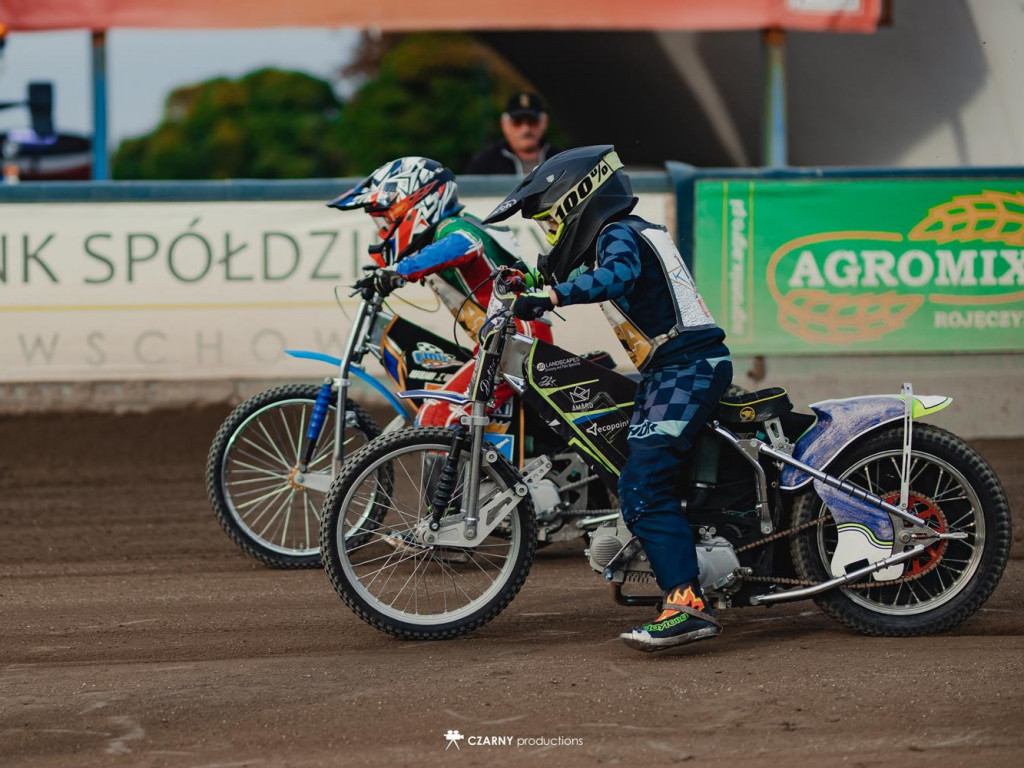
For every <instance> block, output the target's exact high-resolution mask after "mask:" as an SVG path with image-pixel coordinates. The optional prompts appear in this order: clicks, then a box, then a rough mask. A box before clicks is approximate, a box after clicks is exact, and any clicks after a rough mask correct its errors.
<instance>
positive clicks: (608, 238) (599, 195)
mask: <svg viewBox="0 0 1024 768" xmlns="http://www.w3.org/2000/svg"><path fill="white" fill-rule="evenodd" d="M635 205H636V198H635V197H634V196H633V190H632V185H631V184H630V182H629V177H628V176H626V173H625V172H624V171H623V170H622V163H621V162H620V161H619V158H618V156H617V155H616V154H615V151H614V148H613V147H611V146H595V147H581V148H579V149H573V150H569V151H566V152H563V153H561V154H559V155H556V156H555V157H553V158H551V159H550V160H548V161H547V162H545V163H544V164H543V165H541V166H539V167H538V168H537V169H535V170H534V171H533V173H531V174H530V175H529V176H527V177H526V178H525V179H524V180H523V181H522V183H520V185H519V186H518V187H517V188H516V189H515V190H514V191H513V192H512V193H511V194H510V195H509V196H508V197H507V198H506V199H505V201H504V202H502V203H501V204H500V205H499V206H498V207H497V208H496V209H495V211H494V212H493V213H492V214H491V215H490V216H488V217H487V219H485V220H484V221H485V223H490V222H492V221H498V220H502V219H505V218H508V217H509V216H511V215H512V214H513V213H515V212H516V211H521V212H522V215H523V217H524V218H530V219H534V220H535V221H537V222H538V223H540V225H541V227H542V228H543V229H544V230H545V233H546V235H547V238H548V241H549V242H550V243H551V244H552V249H551V251H550V252H549V253H548V254H547V255H546V256H541V257H540V260H539V263H538V267H539V270H540V272H541V274H542V275H543V277H544V279H545V280H546V281H547V283H548V285H549V286H550V287H549V288H548V289H547V291H546V292H542V293H540V294H532V295H523V296H520V297H519V298H518V299H517V300H516V304H515V306H514V308H513V311H514V312H515V314H516V316H517V317H519V318H523V319H534V318H536V317H539V316H540V315H541V314H543V313H544V312H549V311H551V310H552V309H553V308H554V307H556V306H558V307H565V306H570V305H572V304H593V303H598V302H601V307H602V309H603V310H604V312H605V314H606V315H607V316H608V319H609V321H610V322H611V323H612V325H613V327H614V328H615V333H616V335H617V336H618V338H619V340H620V341H621V342H622V344H623V346H624V347H625V348H626V350H627V351H628V352H629V355H630V358H631V359H632V360H633V362H634V364H635V365H636V366H637V368H638V369H639V370H640V373H641V376H642V382H641V384H640V387H639V389H638V391H637V397H636V405H635V406H634V412H633V417H632V420H631V421H630V427H629V459H628V460H627V462H626V465H625V467H623V470H622V474H621V475H620V477H619V504H620V506H621V508H622V515H623V518H624V520H625V522H626V525H627V526H628V527H629V529H630V531H632V533H633V534H634V535H635V536H637V537H638V538H639V539H640V541H641V542H642V544H643V547H644V551H645V552H646V554H647V556H648V558H649V559H650V563H651V567H652V569H653V571H654V574H655V577H656V578H657V581H658V585H659V586H660V587H661V589H662V590H663V591H664V593H665V600H664V602H663V603H662V612H661V613H660V614H659V616H658V617H657V618H655V620H654V621H652V622H650V623H648V624H645V625H643V626H640V627H634V628H632V629H631V630H630V631H628V632H625V633H623V634H622V635H621V638H622V639H623V641H624V642H625V643H626V645H628V646H630V647H631V648H637V649H639V650H644V651H654V650H660V649H663V648H670V647H673V646H676V645H682V644H684V643H690V642H693V641H695V640H701V639H704V638H707V637H714V636H715V635H718V634H719V633H720V632H721V625H720V624H719V623H718V621H717V619H715V617H714V612H713V610H712V609H711V606H710V605H708V604H707V603H706V601H705V600H704V597H703V594H702V592H701V588H700V582H699V580H698V569H697V553H696V545H695V542H694V538H693V533H692V531H691V529H690V524H689V521H688V520H687V519H686V515H685V513H684V512H683V509H682V506H681V504H680V500H679V497H678V495H677V492H676V488H677V486H678V484H679V481H680V479H681V476H682V475H683V472H684V470H685V467H686V462H687V458H688V453H689V451H690V449H691V448H692V447H693V443H694V438H695V436H696V434H697V432H698V430H699V429H700V427H701V426H702V425H703V424H704V423H705V422H706V421H707V420H708V418H709V417H710V415H711V413H712V411H713V410H714V408H715V406H716V404H717V403H718V401H719V399H720V398H721V397H722V396H723V395H724V393H725V390H726V388H727V387H728V386H729V383H730V382H731V380H732V361H731V359H730V357H729V350H728V348H727V347H726V346H725V333H724V331H722V329H721V328H719V327H718V326H717V325H716V323H715V321H714V319H713V318H712V317H711V314H710V313H709V312H708V310H707V307H706V306H705V305H704V302H703V300H702V299H701V297H700V294H699V293H698V292H697V289H696V285H695V284H694V282H693V278H692V277H691V276H690V272H689V270H688V269H687V267H686V265H685V263H684V262H683V260H682V257H681V256H680V254H679V251H678V250H677V249H676V247H675V244H674V243H673V241H672V238H671V236H670V235H669V234H668V232H667V230H666V229H665V228H664V227H659V226H657V225H654V224H651V223H650V222H647V221H645V220H644V219H642V218H640V217H639V216H632V215H630V212H631V211H632V209H633V207H634V206H635Z"/></svg>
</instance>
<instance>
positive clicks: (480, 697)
mask: <svg viewBox="0 0 1024 768" xmlns="http://www.w3.org/2000/svg"><path fill="white" fill-rule="evenodd" d="M226 413H227V411H226V409H222V408H209V409H203V410H193V411H175V412H163V413H154V414H149V415H134V416H100V415H87V416H85V415H83V416H71V417H69V416H59V417H58V416H33V417H21V418H13V419H6V420H2V421H0V766H3V768H11V767H13V766H26V767H27V766H32V768H47V767H50V766H93V765H95V766H174V767H175V768H177V767H178V766H181V767H183V768H186V767H189V766H196V767H198V766H206V767H207V768H213V767H214V766H222V767H224V768H227V767H228V766H260V767H262V766H299V765H301V766H303V767H304V768H312V767H313V766H335V765H359V766H363V765H366V766H378V765H424V764H427V765H435V766H443V765H449V764H450V765H464V766H484V765H487V766H519V765H523V766H528V765H557V766H591V765H599V764H613V763H623V764H627V765H631V766H637V765H642V766H658V765H670V764H673V763H683V762H685V763H687V764H688V765H694V766H700V765H722V766H726V765H727V766H754V765H765V766H768V765H786V764H788V765H792V766H812V765H813V766H822V765H839V764H842V765H849V766H873V765H878V766H882V765H886V766H894V765H895V766H925V765H927V766H935V765H969V766H972V768H975V767H980V766H1014V768H1019V766H1021V765H1022V764H1024V728H1022V727H1021V726H1022V725H1024V641H1022V635H1024V617H1022V613H1021V602H1022V600H1021V598H1022V595H1024V561H1022V560H1020V559H1016V560H1013V561H1011V563H1010V565H1009V567H1008V569H1007V572H1006V574H1005V576H1004V578H1003V582H1002V583H1001V585H1000V586H999V588H998V589H997V590H996V592H995V594H994V596H993V597H992V599H991V600H989V602H988V603H987V604H986V605H985V606H984V608H983V609H982V610H981V611H980V612H979V613H978V614H976V615H975V616H974V617H973V618H972V619H971V620H969V621H968V622H967V623H965V624H964V625H962V626H961V627H959V628H958V629H956V630H955V631H953V632H950V633H947V634H945V635H940V636H933V637H927V638H916V639H910V640H895V639H876V638H867V637H862V636H859V635H855V634H853V633H851V632H849V631H847V630H845V629H844V628H842V627H841V626H839V625H838V624H836V623H835V622H833V621H832V620H831V619H829V618H828V617H827V616H825V615H824V614H822V613H820V612H819V611H818V610H817V609H816V608H815V607H814V605H813V604H812V603H798V604H795V605H790V606H782V607H776V608H773V609H771V610H770V611H767V610H764V609H754V608H747V609H743V610H735V611H729V612H726V613H725V614H724V624H725V633H724V634H723V636H722V637H721V638H719V639H718V640H715V641H713V642H708V643H704V644H700V645H697V646H693V647H691V648H690V649H681V650H679V651H676V652H668V653H665V654H661V655H658V654H654V655H642V654H638V653H635V652H633V651H630V650H628V649H626V648H625V647H623V646H622V645H621V644H620V643H619V641H618V640H617V638H616V635H617V634H618V632H619V631H621V630H622V629H623V628H626V627H628V626H630V624H631V623H635V622H637V621H638V620H642V619H644V618H646V617H647V616H648V613H647V612H646V610H643V609H627V608H622V607H619V606H616V605H614V604H613V603H612V602H611V600H610V598H609V596H608V594H607V592H606V587H604V586H603V582H602V581H601V580H600V578H599V577H598V576H597V575H596V574H594V573H593V572H592V571H590V569H589V568H588V567H587V565H586V563H585V562H584V561H583V558H582V555H581V549H582V547H580V546H574V545H560V546H557V547H552V548H549V549H547V550H544V551H542V552H539V553H538V556H537V561H536V563H535V565H534V568H533V571H532V573H531V575H530V578H529V580H528V581H527V584H526V586H525V588H524V589H523V591H522V592H521V593H520V595H519V596H518V597H517V598H516V600H515V601H514V602H513V603H512V605H511V606H510V607H509V608H508V609H507V610H506V611H505V612H504V613H503V614H502V615H501V616H500V617H499V618H498V619H497V620H496V621H494V622H493V623H491V624H490V625H489V626H487V627H485V628H484V629H482V630H480V631H478V632H477V633H476V634H475V635H472V636H470V637H467V638H463V639H460V640H456V641H451V642H446V643H429V644H424V643H407V642H401V641H398V640H392V639H390V638H388V637H385V636H384V635H381V634H378V633H377V632H375V631H374V630H372V629H370V628H369V627H368V626H366V625H365V624H363V623H362V622H360V621H359V620H358V619H357V618H356V617H355V616H354V615H353V614H351V613H350V612H349V611H348V610H347V609H346V608H345V606H344V605H343V604H342V603H341V601H340V600H339V599H338V598H337V597H336V596H335V594H334V592H333V590H332V588H331V586H330V583H329V582H328V580H327V578H326V576H325V575H324V574H323V573H322V572H321V571H317V570H314V571H299V572H281V571H274V570H271V569H268V568H266V567H263V566H260V565H258V564H255V563H254V562H253V561H251V560H249V559H248V558H246V557H245V556H244V555H242V554H241V553H240V552H239V551H238V550H236V549H235V547H234V545H232V544H231V542H230V541H229V540H228V538H227V536H226V535H224V533H223V532H222V531H221V529H220V527H219V526H218V525H217V523H216V522H215V520H214V517H213V515H212V513H211V512H210V511H209V508H208V506H207V501H206V496H205V491H204V487H203V465H204V462H205V455H206V449H207V447H208V445H209V441H210V439H211V438H212V436H213V434H214V432H215V430H216V428H217V426H218V425H219V423H220V421H221V420H222V419H223V418H224V417H225V416H226ZM976 445H977V446H978V447H979V449H980V450H981V451H982V453H983V454H985V455H986V457H987V458H988V459H989V460H990V461H991V462H992V463H993V465H994V466H995V468H996V470H997V472H998V473H999V474H1000V476H1001V478H1002V480H1003V482H1004V484H1005V485H1006V486H1007V490H1008V492H1009V493H1010V498H1011V503H1012V505H1013V508H1014V514H1015V523H1016V530H1017V532H1018V533H1017V536H1016V539H1015V549H1014V551H1015V554H1016V555H1017V557H1018V558H1019V557H1020V556H1021V554H1022V552H1021V549H1022V547H1021V533H1020V532H1021V530H1022V529H1024V524H1022V520H1021V513H1022V512H1024V469H1022V468H1021V466H1020V464H1019V458H1020V457H1021V456H1024V441H979V442H978V443H976ZM449 729H457V730H459V731H460V732H461V733H462V734H463V735H465V736H467V737H468V736H477V737H480V736H492V737H493V736H512V737H513V738H514V739H519V738H525V739H545V738H546V739H549V740H550V739H557V738H558V737H562V738H564V739H582V746H579V745H575V746H538V745H530V744H524V745H522V746H516V742H515V741H514V742H513V746H490V747H487V746H470V745H469V744H468V742H467V740H463V741H462V742H461V743H457V744H456V745H455V746H453V747H450V748H448V749H446V746H447V745H448V744H449V742H448V741H447V740H446V739H445V733H446V731H448V730H449Z"/></svg>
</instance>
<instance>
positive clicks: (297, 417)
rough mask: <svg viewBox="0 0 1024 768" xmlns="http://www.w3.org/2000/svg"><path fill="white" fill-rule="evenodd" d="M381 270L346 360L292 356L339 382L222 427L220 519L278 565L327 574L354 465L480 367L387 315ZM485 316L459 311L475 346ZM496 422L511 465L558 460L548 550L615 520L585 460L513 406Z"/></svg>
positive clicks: (240, 410) (546, 523) (541, 516)
mask: <svg viewBox="0 0 1024 768" xmlns="http://www.w3.org/2000/svg"><path fill="white" fill-rule="evenodd" d="M372 269H373V268H368V274H367V275H366V276H365V277H364V278H363V279H361V280H360V281H358V282H357V283H356V284H355V286H354V291H353V293H352V295H353V296H356V295H358V296H359V297H360V302H359V305H358V307H357V309H356V311H355V316H354V317H353V319H352V325H351V328H350V330H349V333H348V337H347V340H346V343H345V346H344V349H343V351H342V356H341V357H340V358H339V357H335V356H333V355H328V354H325V353H323V352H316V351H310V350H286V352H287V354H288V355H290V356H292V357H294V358H298V359H305V360H316V361H318V362H321V363H324V364H325V365H328V366H331V367H332V368H333V369H334V373H333V375H331V376H327V377H325V378H324V380H323V381H322V383H319V384H314V383H305V384H286V385H282V386H279V387H274V388H272V389H269V390H266V391H263V392H260V393H258V394H257V395H254V396H253V397H251V398H249V399H247V400H246V401H244V402H243V403H241V404H240V405H239V406H238V407H236V408H235V409H234V411H233V412H232V413H231V414H230V415H229V416H228V418H227V419H226V420H225V421H224V423H223V424H222V425H221V427H220V429H219V430H218V432H217V434H216V436H215V437H214V440H213V442H212V444H211V446H210V450H209V454H208V458H207V464H206V488H207V495H208V497H209V499H210V505H211V508H212V509H213V511H214V514H215V515H216V517H217V519H218V521H219V522H220V524H221V526H222V527H223V528H224V530H225V532H226V533H227V534H228V536H229V537H230V538H231V540H232V541H233V542H234V543H235V544H236V545H237V546H238V547H239V549H241V550H242V551H243V552H245V553H246V554H247V555H249V556H251V557H253V558H255V559H257V560H259V561H261V562H263V563H265V564H267V565H270V566H272V567H277V568H315V567H319V566H320V564H321V562H320V546H319V539H318V534H319V525H320V509H321V507H322V506H323V502H324V499H325V497H326V493H327V490H328V488H329V487H330V484H331V481H332V479H333V478H334V477H335V476H336V475H337V473H338V471H339V470H340V468H341V466H342V465H343V463H344V461H345V459H346V457H347V456H349V455H350V454H351V453H352V452H353V451H354V450H355V449H356V448H358V447H360V446H362V445H365V444H367V443H368V442H369V441H370V440H372V439H373V438H375V437H377V436H379V435H380V434H382V433H383V432H389V431H391V430H394V429H397V428H400V427H402V426H404V425H406V424H407V423H409V422H411V421H412V420H413V419H414V418H415V415H416V413H417V411H418V409H419V408H420V407H421V406H422V405H423V404H424V403H425V402H426V401H428V400H432V401H437V400H445V399H446V398H447V393H445V392H443V391H441V388H442V387H443V386H444V385H445V382H446V381H447V379H448V377H449V376H450V375H451V374H452V373H453V372H454V371H457V370H458V369H459V368H461V367H462V366H463V365H464V364H465V363H466V362H467V361H469V360H471V359H472V355H473V353H472V350H470V349H468V348H467V347H465V346H463V345H461V344H459V343H457V341H453V340H451V339H446V338H444V337H442V336H439V335H438V334H435V333H433V332H431V331H430V330H428V329H426V328H424V327H422V326H420V325H418V324H416V323H414V322H412V321H410V320H408V319H406V318H403V317H401V316H399V315H398V314H397V313H396V312H394V311H393V310H392V309H390V307H389V306H388V304H387V302H386V291H382V290H381V289H380V285H378V282H377V280H376V279H375V275H374V273H373V272H372ZM471 309H472V310H475V312H476V313H478V314H479V315H480V317H475V316H474V315H473V313H472V312H470V311H469V310H471ZM482 315H483V312H482V310H481V309H480V308H479V307H478V306H476V305H469V304H467V305H465V306H464V307H463V310H462V311H460V313H459V315H458V319H459V322H460V324H461V325H462V327H463V328H464V330H466V331H467V333H469V334H470V335H471V337H472V336H473V335H474V331H473V327H474V326H478V325H479V324H482V322H483V316H482ZM367 355H370V356H371V357H373V358H375V359H376V360H377V361H378V362H379V363H380V365H381V367H382V368H383V369H384V371H385V373H386V376H387V380H385V381H382V380H380V379H378V378H377V377H375V376H374V375H372V374H371V373H369V372H368V371H367V370H366V368H365V367H364V366H363V361H364V360H365V358H366V356H367ZM588 360H590V361H591V362H593V363H594V364H596V365H599V366H610V365H612V362H611V358H610V356H609V355H607V354H606V353H601V352H595V353H592V354H590V355H588ZM355 381H359V382H360V383H362V384H364V385H366V386H368V387H370V388H371V389H372V390H374V391H375V392H376V393H377V395H379V398H380V399H382V400H383V401H384V402H385V403H386V404H387V407H388V408H389V409H390V411H391V412H392V414H393V416H392V418H391V420H390V421H389V423H388V424H387V425H385V426H384V427H381V426H380V425H379V424H378V423H377V422H376V421H375V420H374V418H373V416H372V415H371V414H370V413H369V412H368V411H367V410H366V409H365V408H363V407H362V406H361V405H359V404H358V403H356V402H354V401H353V400H352V399H351V398H350V397H349V389H350V388H351V386H352V385H353V383H354V382H355ZM412 386H415V387H416V388H417V389H416V390H415V392H414V394H413V395H412V396H399V394H398V393H399V392H403V391H404V390H407V389H408V388H409V387H412ZM456 399H458V398H457V397H456ZM491 421H492V424H491V426H490V428H489V429H488V431H487V432H486V434H485V436H484V438H483V439H484V441H485V442H486V443H487V444H488V445H489V446H491V448H493V449H494V450H497V451H500V452H501V453H502V455H503V456H504V458H505V459H507V460H509V461H511V462H512V463H513V464H515V465H517V466H521V465H522V464H523V462H525V461H526V458H527V457H528V456H533V455H534V454H535V453H538V452H540V453H544V454H545V455H547V456H549V457H550V466H549V467H548V469H547V472H546V473H545V475H544V476H543V477H542V478H538V481H537V482H536V483H535V484H534V485H533V486H532V487H531V492H532V493H533V495H534V502H535V505H536V508H537V512H538V521H537V536H538V537H539V540H540V543H541V544H545V543H550V542H555V541H561V540H567V539H573V538H577V537H579V536H582V535H583V533H584V531H585V530H586V529H587V528H588V527H593V526H594V525H597V524H599V523H600V522H601V521H603V520H605V519H607V518H608V517H609V516H614V514H615V510H613V509H611V508H610V507H609V504H608V498H607V495H606V494H605V493H604V492H603V488H601V484H600V483H599V482H596V481H597V478H596V476H594V474H593V473H592V472H590V471H589V470H588V468H587V466H586V464H585V462H583V461H582V460H581V459H580V458H579V457H578V456H577V455H576V454H575V453H573V452H571V451H567V450H566V448H565V446H564V445H559V444H558V443H559V441H558V440H557V439H553V438H554V436H553V435H550V434H549V433H547V431H546V429H545V428H544V425H543V424H542V423H540V422H539V420H538V418H537V417H536V415H535V414H534V413H533V412H532V411H530V410H529V409H525V408H522V407H521V404H520V403H519V402H518V400H517V399H516V398H513V399H512V400H511V401H509V402H508V403H506V404H505V405H504V406H503V407H502V408H501V409H499V411H497V412H491ZM378 480H379V483H380V490H379V493H378V503H373V504H367V505H365V506H364V510H363V516H362V517H361V518H359V519H358V520H356V521H355V522H353V524H352V525H351V526H350V527H349V529H348V531H347V534H346V535H348V536H349V537H352V538H353V541H358V540H359V537H360V536H361V535H363V534H364V533H365V530H366V528H367V526H368V525H370V524H372V523H373V521H374V520H376V519H378V518H380V517H382V516H383V514H384V510H383V508H382V507H381V506H380V503H379V499H380V498H383V497H384V496H385V495H386V494H387V493H388V492H389V490H388V489H389V488H390V484H391V483H392V482H393V478H392V477H391V476H390V474H389V473H388V472H387V471H386V470H382V475H381V476H380V477H379V478H378ZM595 521H596V522H595Z"/></svg>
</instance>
